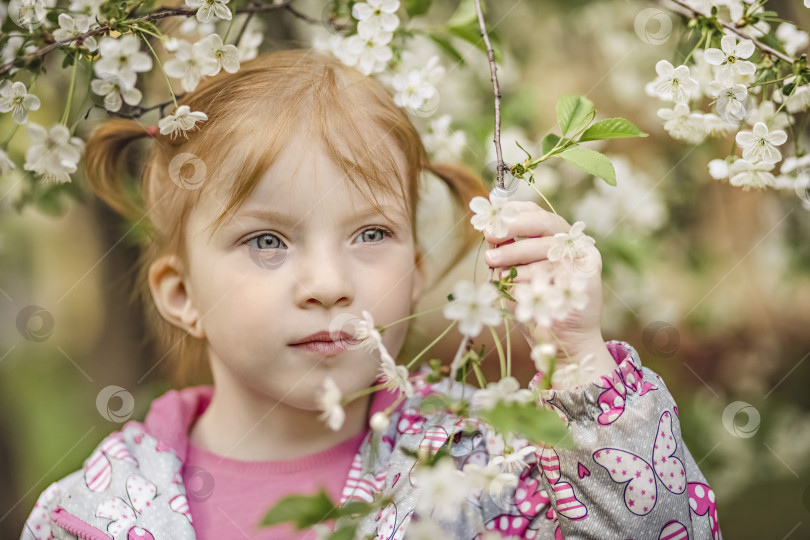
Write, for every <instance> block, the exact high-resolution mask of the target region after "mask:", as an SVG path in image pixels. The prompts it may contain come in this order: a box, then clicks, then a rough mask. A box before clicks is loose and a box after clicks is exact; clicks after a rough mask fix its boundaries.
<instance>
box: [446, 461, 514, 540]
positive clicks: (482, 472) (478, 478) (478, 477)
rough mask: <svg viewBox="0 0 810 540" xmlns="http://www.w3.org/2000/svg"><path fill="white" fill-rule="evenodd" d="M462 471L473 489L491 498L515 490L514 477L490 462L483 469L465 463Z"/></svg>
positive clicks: (473, 464)
mask: <svg viewBox="0 0 810 540" xmlns="http://www.w3.org/2000/svg"><path fill="white" fill-rule="evenodd" d="M499 457H500V456H499ZM463 470H464V474H465V475H466V476H467V479H468V481H469V482H470V485H471V486H474V487H475V489H485V490H487V492H488V493H489V495H490V497H492V498H499V497H501V496H503V493H504V492H505V491H506V488H507V487H511V488H516V487H517V484H518V481H519V478H518V477H517V476H516V475H514V474H512V473H507V472H503V471H501V469H500V467H499V466H498V465H497V464H493V463H492V461H490V462H489V463H487V465H486V466H484V467H482V466H480V465H478V464H475V463H467V464H465V465H464V467H463ZM431 540H433V539H431Z"/></svg>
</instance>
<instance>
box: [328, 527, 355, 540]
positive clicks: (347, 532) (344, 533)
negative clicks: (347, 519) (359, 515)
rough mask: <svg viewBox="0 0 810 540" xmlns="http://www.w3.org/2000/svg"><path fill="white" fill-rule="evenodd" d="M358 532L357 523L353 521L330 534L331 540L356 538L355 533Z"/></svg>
mask: <svg viewBox="0 0 810 540" xmlns="http://www.w3.org/2000/svg"><path fill="white" fill-rule="evenodd" d="M356 532H357V523H352V524H350V525H347V526H345V527H341V528H340V529H338V530H336V531H335V532H333V533H332V534H330V535H329V540H354V535H355V533H356Z"/></svg>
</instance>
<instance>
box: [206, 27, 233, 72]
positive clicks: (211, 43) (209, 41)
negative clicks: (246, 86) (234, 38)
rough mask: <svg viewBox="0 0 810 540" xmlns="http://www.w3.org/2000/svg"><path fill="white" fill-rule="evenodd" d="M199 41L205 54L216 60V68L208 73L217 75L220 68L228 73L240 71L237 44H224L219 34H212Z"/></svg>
mask: <svg viewBox="0 0 810 540" xmlns="http://www.w3.org/2000/svg"><path fill="white" fill-rule="evenodd" d="M199 43H200V47H201V48H202V50H203V51H204V53H205V55H206V56H209V57H210V58H212V59H213V60H214V61H215V62H216V68H215V69H213V70H211V72H210V73H206V75H216V74H217V73H219V70H220V69H224V70H225V71H227V72H228V73H236V72H237V71H239V49H237V48H236V45H223V44H222V38H221V37H220V36H219V34H210V35H209V36H208V37H205V38H203V39H202V40H200V42H199Z"/></svg>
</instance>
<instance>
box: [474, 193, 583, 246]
mask: <svg viewBox="0 0 810 540" xmlns="http://www.w3.org/2000/svg"><path fill="white" fill-rule="evenodd" d="M504 206H505V207H506V206H512V207H514V208H516V209H517V210H518V211H519V214H518V217H517V220H516V221H514V222H512V223H509V224H508V225H507V226H508V231H507V233H506V235H505V236H502V237H497V236H493V235H491V234H487V232H486V230H485V231H484V237H485V238H486V239H487V242H489V243H490V245H492V246H494V245H496V244H503V243H504V242H505V241H506V240H509V239H513V238H517V237H524V238H536V237H540V236H554V235H555V234H557V233H560V232H568V230H569V229H570V228H571V225H570V224H569V223H568V222H567V221H566V220H565V219H564V218H562V217H561V216H559V215H558V214H554V213H553V212H548V211H546V210H543V209H542V208H540V207H539V206H537V204H536V203H533V202H531V201H507V202H506V203H505V205H504Z"/></svg>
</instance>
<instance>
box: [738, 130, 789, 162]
mask: <svg viewBox="0 0 810 540" xmlns="http://www.w3.org/2000/svg"><path fill="white" fill-rule="evenodd" d="M736 141H737V144H739V145H740V146H741V147H742V149H743V153H742V155H743V158H745V159H747V160H749V161H765V162H768V163H777V162H778V161H781V160H782V154H781V153H780V152H779V150H777V149H776V147H777V146H780V145H782V144H784V143H785V141H787V133H785V132H784V131H782V130H781V129H775V130H773V131H768V126H766V125H765V124H764V123H762V122H757V123H756V124H755V125H754V129H753V131H740V132H739V133H737V137H736Z"/></svg>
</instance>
